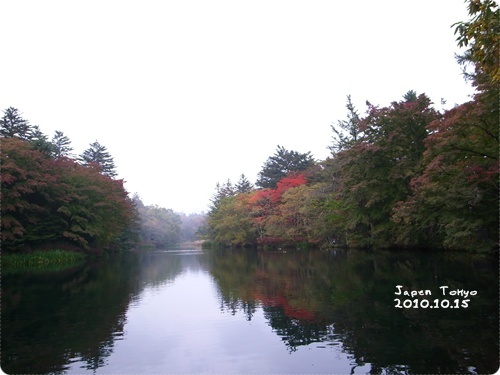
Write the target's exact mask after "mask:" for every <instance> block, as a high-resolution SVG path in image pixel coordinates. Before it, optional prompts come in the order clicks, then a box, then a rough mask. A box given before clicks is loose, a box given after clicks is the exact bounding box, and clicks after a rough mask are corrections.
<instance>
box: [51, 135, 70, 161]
mask: <svg viewBox="0 0 500 375" xmlns="http://www.w3.org/2000/svg"><path fill="white" fill-rule="evenodd" d="M52 144H53V145H54V156H55V157H56V158H60V157H63V156H65V157H71V156H72V154H71V151H73V147H71V146H70V145H71V141H70V139H69V138H68V137H67V136H65V135H64V133H63V132H62V131H59V130H56V132H55V134H54V136H53V137H52Z"/></svg>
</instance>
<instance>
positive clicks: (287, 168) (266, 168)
mask: <svg viewBox="0 0 500 375" xmlns="http://www.w3.org/2000/svg"><path fill="white" fill-rule="evenodd" d="M313 165H314V159H313V158H312V156H311V153H310V152H306V153H299V152H297V151H288V150H287V149H285V148H284V147H282V146H279V145H278V147H277V149H276V153H275V154H274V155H273V156H270V157H269V158H268V159H267V161H266V162H265V163H264V165H263V167H262V170H261V171H260V172H259V175H258V179H257V181H256V185H257V186H259V187H261V188H271V189H274V188H275V187H276V185H277V183H278V181H279V180H281V179H282V178H283V177H286V176H287V175H288V174H289V173H290V172H300V171H303V170H306V169H307V168H309V167H312V166H313Z"/></svg>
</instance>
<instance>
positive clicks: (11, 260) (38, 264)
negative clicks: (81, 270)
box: [2, 250, 87, 271]
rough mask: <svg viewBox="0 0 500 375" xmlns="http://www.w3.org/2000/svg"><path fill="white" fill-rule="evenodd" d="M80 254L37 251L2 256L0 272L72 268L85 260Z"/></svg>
mask: <svg viewBox="0 0 500 375" xmlns="http://www.w3.org/2000/svg"><path fill="white" fill-rule="evenodd" d="M86 257H87V256H86V255H85V254H84V253H81V252H76V251H67V250H44V251H41V250H38V251H33V252H31V253H13V254H2V271H11V270H40V271H45V270H46V271H51V270H59V269H64V268H68V267H72V266H74V265H76V264H78V263H80V262H83V261H84V260H85V259H86Z"/></svg>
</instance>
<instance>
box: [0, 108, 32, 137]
mask: <svg viewBox="0 0 500 375" xmlns="http://www.w3.org/2000/svg"><path fill="white" fill-rule="evenodd" d="M3 112H4V115H3V117H2V118H1V119H0V135H1V136H3V137H5V138H13V137H17V138H20V139H22V140H25V141H26V140H29V138H30V131H31V125H30V123H29V122H28V120H25V119H23V118H22V117H21V114H20V113H19V110H18V109H16V108H14V107H9V108H7V109H6V110H4V111H3Z"/></svg>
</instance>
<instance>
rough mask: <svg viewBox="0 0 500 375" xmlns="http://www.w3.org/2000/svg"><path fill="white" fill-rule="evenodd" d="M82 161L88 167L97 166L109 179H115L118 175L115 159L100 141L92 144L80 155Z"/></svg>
mask: <svg viewBox="0 0 500 375" xmlns="http://www.w3.org/2000/svg"><path fill="white" fill-rule="evenodd" d="M80 160H81V161H82V162H83V163H84V164H86V165H92V164H94V165H97V166H98V167H99V169H100V171H101V173H103V174H105V175H107V176H109V177H115V176H116V174H117V173H116V171H115V168H116V167H115V163H114V161H113V157H112V156H111V155H110V153H109V152H108V151H107V149H106V147H105V146H103V145H101V144H100V143H99V142H98V141H95V142H94V143H91V144H90V147H89V148H88V149H86V150H85V151H84V152H83V154H81V155H80Z"/></svg>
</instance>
